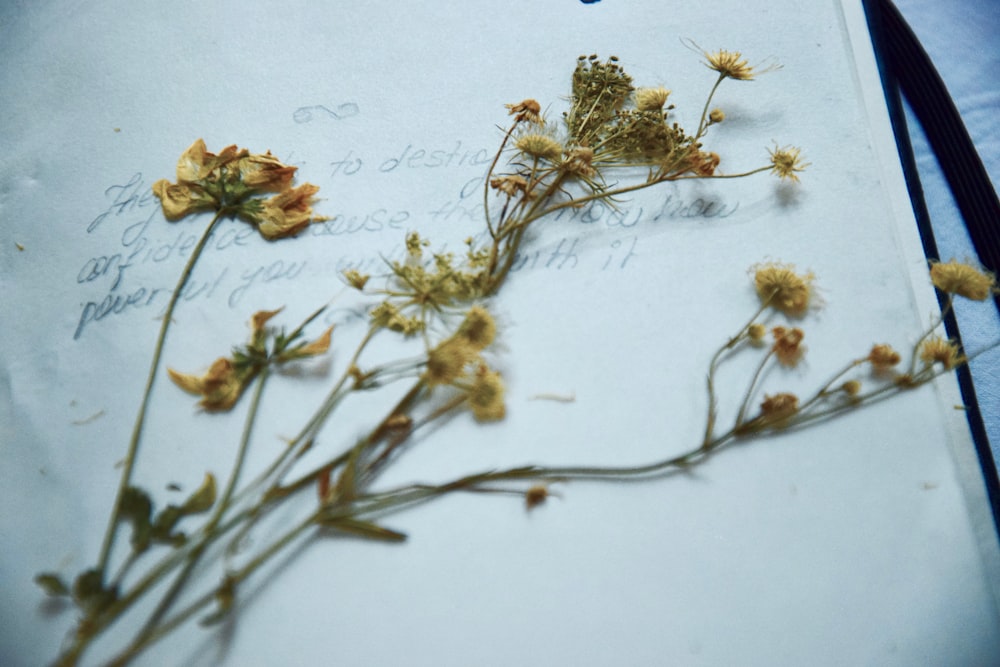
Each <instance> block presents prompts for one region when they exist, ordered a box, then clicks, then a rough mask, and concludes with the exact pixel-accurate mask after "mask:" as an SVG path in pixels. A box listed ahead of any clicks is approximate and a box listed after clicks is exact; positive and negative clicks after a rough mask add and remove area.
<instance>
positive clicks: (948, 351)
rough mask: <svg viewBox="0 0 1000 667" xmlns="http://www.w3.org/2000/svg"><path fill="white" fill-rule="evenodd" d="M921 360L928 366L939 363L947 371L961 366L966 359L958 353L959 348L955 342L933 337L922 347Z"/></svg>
mask: <svg viewBox="0 0 1000 667" xmlns="http://www.w3.org/2000/svg"><path fill="white" fill-rule="evenodd" d="M920 360H921V361H923V362H924V363H925V364H927V365H928V366H930V365H932V364H934V363H939V364H941V365H942V366H944V367H945V370H951V369H952V368H954V367H955V366H958V365H959V364H961V363H962V362H963V361H964V359H962V357H961V355H959V353H958V346H957V345H956V344H955V343H954V341H950V340H946V339H944V338H942V337H941V336H931V337H930V338H928V339H927V340H925V341H924V342H923V344H922V345H921V346H920Z"/></svg>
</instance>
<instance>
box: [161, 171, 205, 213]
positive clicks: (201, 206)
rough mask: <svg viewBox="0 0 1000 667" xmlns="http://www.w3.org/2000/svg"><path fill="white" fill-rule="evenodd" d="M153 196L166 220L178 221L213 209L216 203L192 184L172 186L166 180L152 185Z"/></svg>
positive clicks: (201, 189)
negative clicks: (157, 200) (192, 214)
mask: <svg viewBox="0 0 1000 667" xmlns="http://www.w3.org/2000/svg"><path fill="white" fill-rule="evenodd" d="M153 194H155V195H156V196H157V197H159V198H160V205H161V206H162V208H163V215H164V217H166V219H167V220H180V219H181V218H183V217H184V216H186V215H189V214H191V213H195V212H197V211H207V210H211V209H213V208H215V207H216V206H217V202H216V201H215V199H214V198H213V197H212V196H211V195H209V194H208V193H207V192H205V190H204V189H203V188H201V187H200V186H198V185H194V184H192V183H178V184H176V185H175V184H173V183H171V182H170V181H168V180H167V179H165V178H164V179H160V180H158V181H156V182H155V183H153Z"/></svg>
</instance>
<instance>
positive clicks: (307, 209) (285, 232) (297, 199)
mask: <svg viewBox="0 0 1000 667" xmlns="http://www.w3.org/2000/svg"><path fill="white" fill-rule="evenodd" d="M317 192H319V187H318V186H315V185H313V184H312V183H303V184H302V185H300V186H298V187H295V188H289V189H287V190H284V191H282V192H279V193H278V194H276V195H275V196H273V197H271V198H270V199H268V200H267V201H265V202H264V204H263V209H262V211H261V212H260V213H259V214H257V215H255V216H254V217H255V218H257V221H258V225H257V229H258V231H260V233H261V235H262V236H264V238H267V239H278V238H282V237H284V236H292V235H293V234H297V233H298V232H300V231H301V230H302V229H303V228H304V227H306V226H308V225H309V223H310V222H312V205H313V203H314V202H315V199H314V196H315V194H316V193H317Z"/></svg>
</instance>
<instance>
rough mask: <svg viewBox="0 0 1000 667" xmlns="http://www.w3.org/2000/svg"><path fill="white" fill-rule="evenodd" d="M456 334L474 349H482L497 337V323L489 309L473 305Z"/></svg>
mask: <svg viewBox="0 0 1000 667" xmlns="http://www.w3.org/2000/svg"><path fill="white" fill-rule="evenodd" d="M455 335H456V336H458V337H460V338H462V339H464V340H465V341H466V342H467V343H468V344H469V346H470V347H472V349H474V350H476V351H480V350H483V349H485V348H486V347H488V346H489V345H490V344H491V343H492V342H493V339H494V338H496V335H497V325H496V322H495V321H494V320H493V316H492V315H490V312H489V311H488V310H486V309H485V308H483V307H482V306H473V307H472V308H470V309H469V311H468V312H467V313H466V314H465V319H464V320H463V321H462V324H461V325H460V326H459V327H458V331H456V332H455Z"/></svg>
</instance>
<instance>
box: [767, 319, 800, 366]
mask: <svg viewBox="0 0 1000 667" xmlns="http://www.w3.org/2000/svg"><path fill="white" fill-rule="evenodd" d="M771 335H772V336H774V344H773V345H772V346H771V349H772V350H773V351H774V356H775V357H777V358H778V361H779V362H780V363H781V365H782V366H795V365H796V364H797V363H799V359H801V358H802V353H803V348H802V339H803V338H805V333H803V331H802V329H799V328H794V329H786V328H785V327H774V328H773V329H771Z"/></svg>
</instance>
